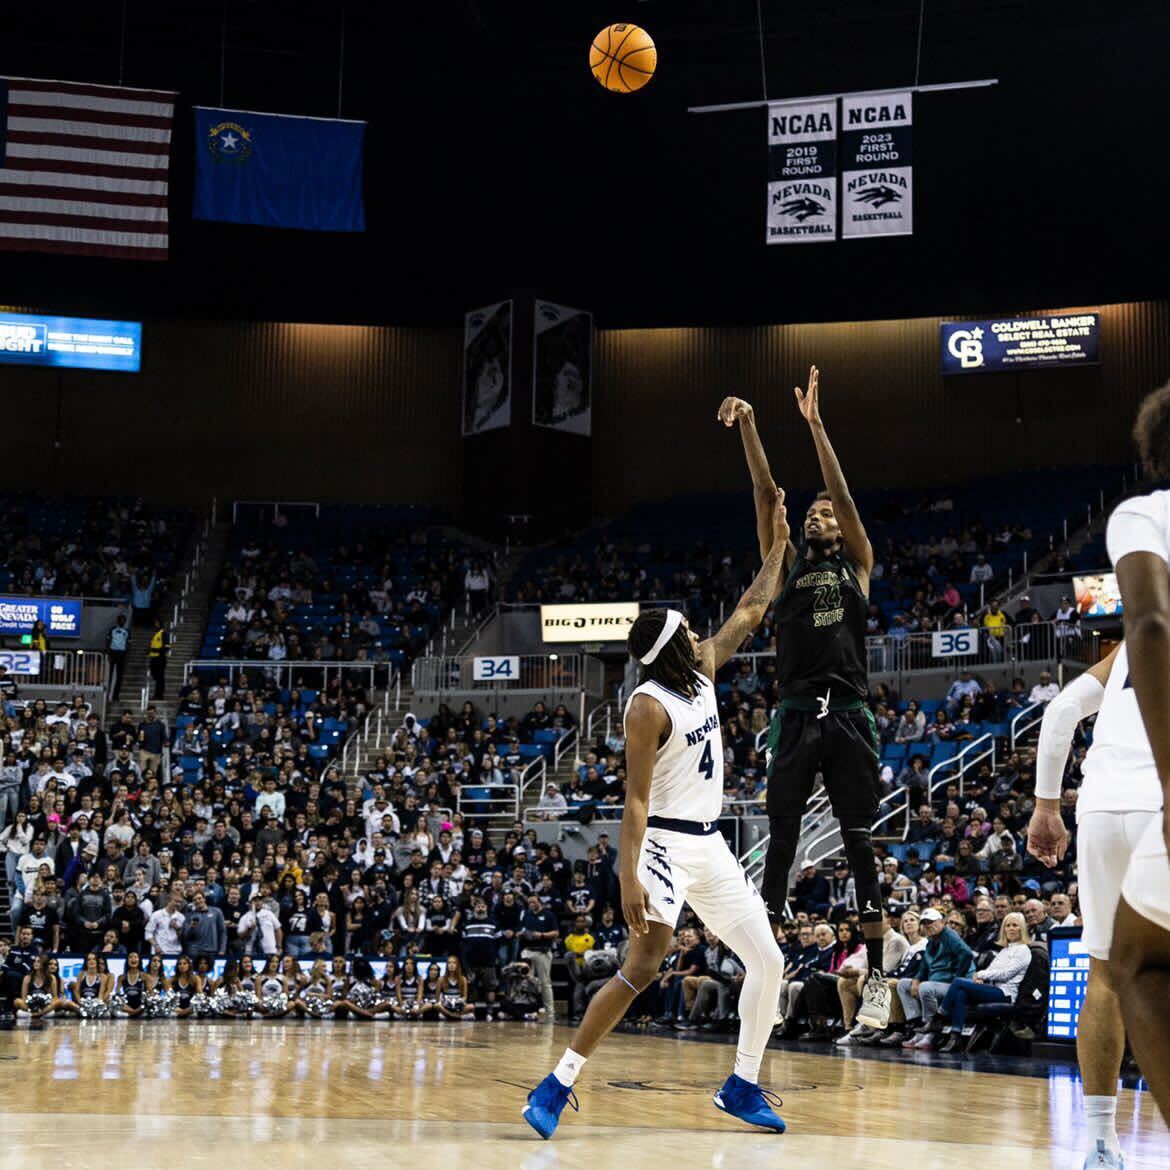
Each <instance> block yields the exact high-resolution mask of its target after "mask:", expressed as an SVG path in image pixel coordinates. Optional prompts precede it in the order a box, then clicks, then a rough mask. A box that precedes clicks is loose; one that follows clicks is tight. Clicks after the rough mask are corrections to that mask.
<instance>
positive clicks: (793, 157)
mask: <svg viewBox="0 0 1170 1170" xmlns="http://www.w3.org/2000/svg"><path fill="white" fill-rule="evenodd" d="M836 238H837V102H836V100H835V99H832V98H830V99H829V100H828V101H818V102H772V103H771V104H770V105H769V106H768V228H767V236H766V239H767V242H768V243H769V244H807V243H815V242H817V241H818V240H835V239H836Z"/></svg>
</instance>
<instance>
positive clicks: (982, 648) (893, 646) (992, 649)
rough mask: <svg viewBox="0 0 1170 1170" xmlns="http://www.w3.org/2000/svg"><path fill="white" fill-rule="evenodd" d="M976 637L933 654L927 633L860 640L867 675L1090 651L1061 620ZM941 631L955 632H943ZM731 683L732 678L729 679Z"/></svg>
mask: <svg viewBox="0 0 1170 1170" xmlns="http://www.w3.org/2000/svg"><path fill="white" fill-rule="evenodd" d="M970 628H971V629H972V630H974V631H975V632H977V633H978V638H977V639H976V643H977V647H978V648H977V652H976V653H974V654H964V655H957V654H946V655H939V656H937V657H936V656H935V654H934V642H933V633H934V632H933V631H927V632H926V633H921V632H915V633H912V634H906V635H904V636H903V637H900V638H898V637H893V636H891V635H889V634H883V635H881V636H878V637H868V638H866V639H865V650H866V658H867V660H868V666H869V673H870V674H904V673H908V672H911V671H919V670H945V671H952V672H953V671H956V670H959V669H962V668H963V667H968V668H972V667H994V666H1004V665H1005V664H1008V663H1025V662H1036V663H1052V664H1056V663H1059V662H1065V661H1071V662H1088V661H1090V653H1091V651H1092V646H1091V643H1092V642H1093V638H1092V635H1091V634H1085V632H1084V631H1083V630H1082V629H1081V627H1080V625H1079V624H1070V623H1067V622H1027V623H1025V624H1024V625H1019V626H1009V627H1008V628H1007V630H1006V631H1005V635H1004V637H1003V639H996V638H993V637H992V635H990V634H988V633H987V631H986V629H984V628H983V627H975V626H972V627H970ZM941 632H945V633H954V632H958V631H952V630H949V629H948V630H945V631H941ZM774 657H775V651H773V650H756V651H752V652H750V653H747V654H736V655H735V656H734V657H733V658H732V660H731V661H732V662H750V663H751V664H752V665H753V667H755V666H756V664H757V663H758V662H759V661H761V660H770V659H773V658H774ZM733 681H734V680H733Z"/></svg>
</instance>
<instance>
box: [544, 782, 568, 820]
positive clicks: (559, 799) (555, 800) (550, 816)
mask: <svg viewBox="0 0 1170 1170" xmlns="http://www.w3.org/2000/svg"><path fill="white" fill-rule="evenodd" d="M568 811H569V805H568V802H567V801H566V800H565V798H564V796H562V795H561V792H560V789H558V788H557V786H556V784H554V783H553V782H552V781H551V780H550V781H549V783H548V786H547V787H546V788H545V790H544V795H543V796H542V797H541V798H540V800H539V801H537V804H536V815H537V816H538V817H540V819H541V820H542V821H555V820H558V819H559V818H560V817H563V816H564V815H565V813H567V812H568Z"/></svg>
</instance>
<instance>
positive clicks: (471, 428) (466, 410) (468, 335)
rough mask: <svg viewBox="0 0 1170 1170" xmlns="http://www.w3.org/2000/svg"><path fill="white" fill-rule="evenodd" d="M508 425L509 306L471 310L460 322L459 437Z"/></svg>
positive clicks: (510, 392) (501, 303)
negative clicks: (461, 368) (461, 364)
mask: <svg viewBox="0 0 1170 1170" xmlns="http://www.w3.org/2000/svg"><path fill="white" fill-rule="evenodd" d="M511 422H512V302H511V301H501V302H500V303H499V304H497V305H488V306H486V307H485V308H483V309H474V310H473V311H472V312H470V313H468V314H467V315H466V316H465V317H464V318H463V434H464V436H465V437H466V436H467V435H479V434H482V433H483V432H484V431H494V430H496V429H497V428H499V427H506V426H509V425H511Z"/></svg>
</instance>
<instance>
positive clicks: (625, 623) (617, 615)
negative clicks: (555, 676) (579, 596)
mask: <svg viewBox="0 0 1170 1170" xmlns="http://www.w3.org/2000/svg"><path fill="white" fill-rule="evenodd" d="M639 612H640V609H639V606H638V603H637V602H636V601H615V602H605V603H602V604H598V605H542V606H541V607H540V633H541V637H542V638H543V639H544V640H545V641H546V642H624V641H625V640H626V638H627V636H628V635H629V632H630V626H632V625H633V624H634V622H636V621H637V620H638V614H639Z"/></svg>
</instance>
